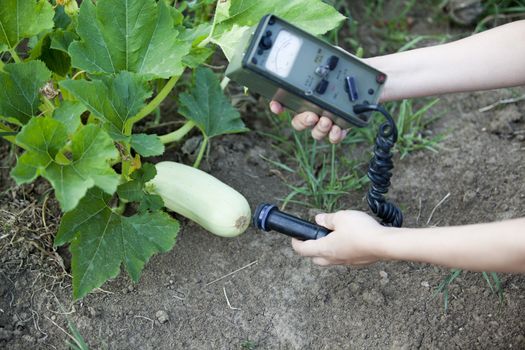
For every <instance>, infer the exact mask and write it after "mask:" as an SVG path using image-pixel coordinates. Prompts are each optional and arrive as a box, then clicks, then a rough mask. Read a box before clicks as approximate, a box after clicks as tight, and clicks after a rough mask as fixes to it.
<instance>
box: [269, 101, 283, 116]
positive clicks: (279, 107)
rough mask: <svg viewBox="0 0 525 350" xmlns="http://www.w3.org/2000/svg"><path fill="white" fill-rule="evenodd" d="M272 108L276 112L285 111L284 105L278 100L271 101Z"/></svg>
mask: <svg viewBox="0 0 525 350" xmlns="http://www.w3.org/2000/svg"><path fill="white" fill-rule="evenodd" d="M270 110H271V111H272V112H273V113H275V114H280V113H282V112H284V108H283V106H282V105H281V104H280V103H279V102H277V101H273V100H272V101H270Z"/></svg>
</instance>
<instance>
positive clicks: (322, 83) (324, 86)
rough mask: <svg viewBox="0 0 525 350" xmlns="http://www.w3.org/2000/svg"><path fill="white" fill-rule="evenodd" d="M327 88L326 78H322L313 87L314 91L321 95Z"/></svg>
mask: <svg viewBox="0 0 525 350" xmlns="http://www.w3.org/2000/svg"><path fill="white" fill-rule="evenodd" d="M327 88H328V80H326V79H323V80H321V81H320V82H319V83H318V84H317V86H316V87H315V92H317V93H318V94H319V95H322V94H324V93H325V92H326V89H327Z"/></svg>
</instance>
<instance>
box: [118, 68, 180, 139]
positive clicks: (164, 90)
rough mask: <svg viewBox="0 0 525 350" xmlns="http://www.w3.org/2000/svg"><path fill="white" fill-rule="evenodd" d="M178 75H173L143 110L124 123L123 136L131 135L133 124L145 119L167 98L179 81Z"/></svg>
mask: <svg viewBox="0 0 525 350" xmlns="http://www.w3.org/2000/svg"><path fill="white" fill-rule="evenodd" d="M179 78H180V75H175V76H173V77H171V78H170V80H168V82H167V83H166V85H164V87H163V88H162V90H160V91H159V93H158V94H157V96H155V98H154V99H153V100H151V101H150V103H148V104H147V105H146V106H145V107H144V108H142V109H141V110H140V112H138V113H137V114H136V115H135V116H134V117H132V118H130V119H129V120H128V121H127V122H126V128H125V134H126V135H131V128H132V127H133V124H134V123H136V122H138V121H139V120H141V119H142V118H144V117H146V116H147V115H148V114H150V113H151V112H153V111H154V110H155V108H157V107H158V106H159V105H160V104H161V102H162V101H164V99H165V98H166V97H167V96H168V94H169V93H170V91H171V90H172V89H173V87H174V86H175V84H177V81H178V80H179Z"/></svg>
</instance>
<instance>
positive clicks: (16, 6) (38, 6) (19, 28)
mask: <svg viewBox="0 0 525 350" xmlns="http://www.w3.org/2000/svg"><path fill="white" fill-rule="evenodd" d="M54 15H55V12H54V11H53V7H52V6H51V4H50V3H49V2H48V1H46V0H1V1H0V44H5V45H7V48H8V49H13V48H15V47H16V46H17V45H18V43H19V42H20V40H22V39H23V38H29V37H32V36H34V35H37V34H38V33H40V32H42V31H44V30H46V29H52V28H53V16H54ZM0 46H1V45H0Z"/></svg>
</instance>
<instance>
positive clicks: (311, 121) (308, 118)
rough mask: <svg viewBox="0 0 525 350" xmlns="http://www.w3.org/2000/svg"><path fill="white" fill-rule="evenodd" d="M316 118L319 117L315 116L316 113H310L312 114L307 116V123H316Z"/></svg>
mask: <svg viewBox="0 0 525 350" xmlns="http://www.w3.org/2000/svg"><path fill="white" fill-rule="evenodd" d="M316 119H317V118H315V115H311V114H310V115H308V116H307V117H306V124H308V125H312V124H313V123H315V120H316Z"/></svg>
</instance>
